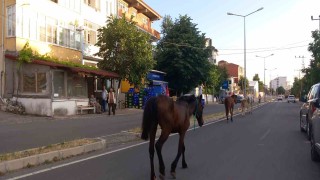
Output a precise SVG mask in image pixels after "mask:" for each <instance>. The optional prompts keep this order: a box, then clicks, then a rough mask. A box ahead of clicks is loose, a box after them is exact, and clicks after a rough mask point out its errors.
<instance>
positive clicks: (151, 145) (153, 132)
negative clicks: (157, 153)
mask: <svg viewBox="0 0 320 180" xmlns="http://www.w3.org/2000/svg"><path fill="white" fill-rule="evenodd" d="M156 132H157V128H155V129H153V130H151V133H150V142H149V157H150V166H151V178H150V179H151V180H155V179H157V178H156V174H155V172H154V163H153V158H154V142H155V138H156Z"/></svg>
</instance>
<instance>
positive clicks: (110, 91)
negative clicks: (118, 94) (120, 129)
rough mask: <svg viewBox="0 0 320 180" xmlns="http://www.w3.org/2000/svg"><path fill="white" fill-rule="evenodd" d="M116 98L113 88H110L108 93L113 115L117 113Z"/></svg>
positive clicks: (109, 106) (109, 105)
mask: <svg viewBox="0 0 320 180" xmlns="http://www.w3.org/2000/svg"><path fill="white" fill-rule="evenodd" d="M115 103H116V98H115V95H114V92H113V89H112V88H110V90H109V93H108V108H109V115H110V110H111V108H112V113H113V115H115V114H116V110H115V109H116V104H115Z"/></svg>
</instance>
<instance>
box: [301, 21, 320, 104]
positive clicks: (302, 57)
mask: <svg viewBox="0 0 320 180" xmlns="http://www.w3.org/2000/svg"><path fill="white" fill-rule="evenodd" d="M311 17H312V16H311ZM319 22H320V21H319ZM295 58H301V59H302V69H300V70H299V80H300V93H299V94H300V98H301V97H302V79H300V71H301V70H303V69H304V56H295Z"/></svg>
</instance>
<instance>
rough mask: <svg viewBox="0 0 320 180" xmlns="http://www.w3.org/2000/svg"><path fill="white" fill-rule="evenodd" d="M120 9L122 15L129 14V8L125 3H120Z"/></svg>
mask: <svg viewBox="0 0 320 180" xmlns="http://www.w3.org/2000/svg"><path fill="white" fill-rule="evenodd" d="M118 5H119V8H120V9H121V11H122V13H127V12H128V6H126V5H125V4H124V3H122V2H119V4H118Z"/></svg>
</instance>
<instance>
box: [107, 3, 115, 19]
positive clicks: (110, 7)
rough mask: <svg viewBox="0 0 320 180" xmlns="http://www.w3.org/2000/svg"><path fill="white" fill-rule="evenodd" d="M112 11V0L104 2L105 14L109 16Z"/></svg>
mask: <svg viewBox="0 0 320 180" xmlns="http://www.w3.org/2000/svg"><path fill="white" fill-rule="evenodd" d="M112 14H114V13H113V7H112V2H108V1H107V2H106V15H107V17H109V16H111V15H112Z"/></svg>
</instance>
